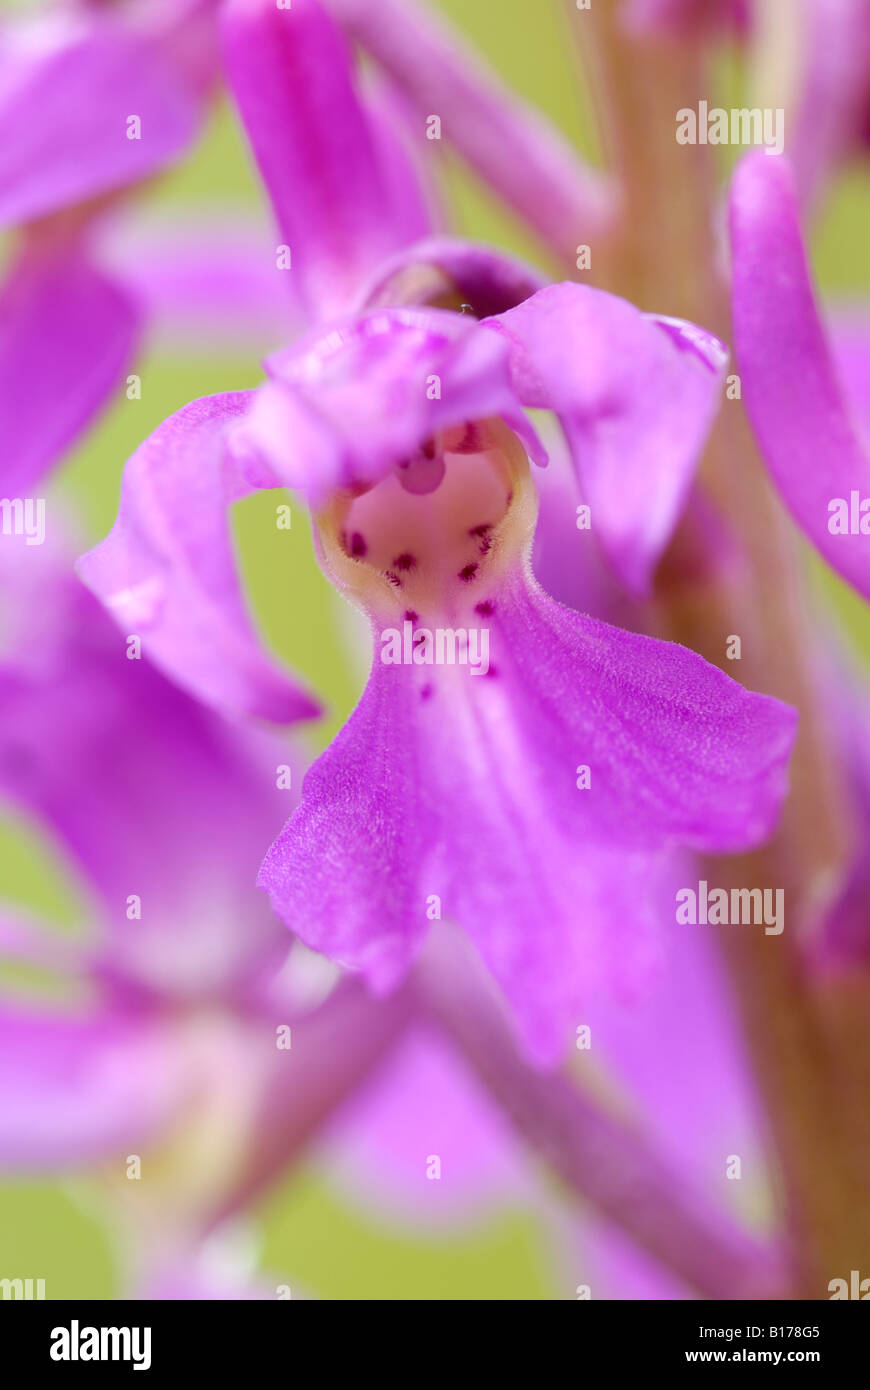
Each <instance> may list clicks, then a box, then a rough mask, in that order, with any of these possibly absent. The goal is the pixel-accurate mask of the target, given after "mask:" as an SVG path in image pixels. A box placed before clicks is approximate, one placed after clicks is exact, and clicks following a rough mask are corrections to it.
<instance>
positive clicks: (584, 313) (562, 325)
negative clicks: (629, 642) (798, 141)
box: [487, 283, 727, 594]
mask: <svg viewBox="0 0 870 1390" xmlns="http://www.w3.org/2000/svg"><path fill="white" fill-rule="evenodd" d="M487 323H488V325H489V326H490V327H492V328H493V329H494V330H495V331H496V332H498V333H499V334H502V335H504V337H506V338H507V340H508V341H509V342H510V344H511V347H512V368H513V376H514V383H515V386H516V389H517V394H518V395H519V397H520V399H521V400H522V402H523V404H524V405H526V406H536V407H544V408H547V409H551V410H555V411H556V412H557V414H558V415H559V417H560V419H561V422H562V426H563V428H564V431H565V435H566V438H567V440H568V443H569V445H570V448H571V451H572V454H573V456H574V462H575V467H576V469H577V474H578V481H579V482H580V484H581V487H582V490H583V494H584V496H585V498H586V499H587V501H588V503H589V505H590V507H591V523H592V529H593V530H594V531H596V532H597V534H598V536H599V537H600V539H601V544H602V546H603V548H604V551H605V554H606V555H607V557H608V559H609V560H610V562H611V564H612V565H613V567H614V569H615V571H616V573H617V574H618V576H619V577H620V579H621V580H622V581H623V583H624V584H625V585H626V587H627V588H628V589H630V590H631V591H632V592H636V593H641V594H642V593H644V592H646V590H647V589H648V587H649V584H650V581H651V578H652V573H653V570H654V568H655V565H656V563H657V561H658V559H659V558H660V556H661V554H662V551H663V550H664V547H665V546H666V544H667V542H668V540H669V539H670V536H671V533H672V531H673V528H674V526H675V524H676V522H677V521H678V519H679V516H680V512H681V510H682V507H683V504H684V502H685V500H686V497H687V494H688V491H689V487H690V485H691V481H692V477H693V474H694V471H695V468H696V466H697V464H698V461H699V457H700V454H701V451H702V449H703V446H704V444H705V442H706V439H707V435H708V433H709V430H710V427H711V425H712V422H713V417H714V415H715V412H716V410H717V409H718V404H719V398H720V387H721V383H722V380H723V375H724V369H725V362H726V360H727V354H726V351H725V349H724V347H723V346H722V344H721V343H720V342H719V340H718V339H717V338H714V337H713V336H712V334H709V333H705V332H704V331H703V330H701V329H698V328H696V327H695V326H694V325H692V324H688V323H685V322H683V321H681V320H676V319H663V318H659V317H656V316H654V315H650V314H643V313H641V312H640V311H639V310H637V309H635V308H634V307H633V305H631V304H629V303H628V302H627V301H626V300H623V299H619V298H617V297H616V296H615V295H611V294H607V293H605V292H604V291H602V290H594V289H590V288H588V287H587V286H583V285H575V284H568V283H566V284H562V285H551V286H549V287H548V288H547V289H545V290H542V291H541V292H540V294H536V295H534V296H533V297H532V298H531V299H527V300H526V301H525V302H524V303H522V304H520V305H518V306H517V308H515V309H511V310H509V311H508V312H507V313H505V314H500V315H499V316H498V317H497V318H494V319H491V320H488V321H487Z"/></svg>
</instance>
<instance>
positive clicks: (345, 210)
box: [221, 0, 404, 319]
mask: <svg viewBox="0 0 870 1390" xmlns="http://www.w3.org/2000/svg"><path fill="white" fill-rule="evenodd" d="M221 31H222V37H223V44H224V54H225V62H226V68H227V73H228V75H229V80H230V84H231V87H232V90H233V94H234V96H235V99H236V102H237V104H238V107H239V111H240V113H241V116H242V119H243V121H244V123H245V127H246V129H247V133H248V138H249V139H250V142H251V145H252V148H253V151H254V155H255V157H256V159H257V162H258V164H259V166H260V170H261V173H262V175H263V178H264V180H265V183H266V187H267V189H268V191H269V195H270V197H271V200H272V204H273V207H274V210H275V215H276V217H277V221H278V226H279V228H280V230H281V234H282V236H283V237H284V238H285V239H286V242H287V245H288V246H289V250H290V255H291V267H292V268H291V271H290V273H291V274H292V275H293V276H294V278H295V279H297V280H298V281H299V284H300V295H301V298H302V299H303V301H304V302H305V304H306V306H307V309H308V312H309V314H310V316H311V318H312V319H318V318H319V319H326V318H330V317H331V316H332V314H333V313H335V312H337V311H338V310H340V309H341V308H342V307H344V306H345V305H346V303H347V301H348V300H349V298H350V296H351V293H352V291H353V289H354V287H355V286H356V284H357V283H358V282H359V280H360V279H361V278H362V276H363V275H364V274H365V273H366V272H368V271H369V270H371V268H372V267H373V266H374V265H376V264H377V263H378V261H379V260H380V259H381V258H382V257H383V256H384V255H386V254H387V253H388V252H390V251H392V250H394V249H395V248H396V246H397V245H399V244H400V241H401V239H402V234H403V232H404V227H400V226H393V225H392V221H391V200H390V192H391V187H392V186H393V178H392V176H391V174H390V170H389V169H388V168H387V166H386V165H385V164H384V162H383V160H382V153H383V147H382V144H381V143H380V141H379V139H378V138H377V136H376V134H375V132H374V129H373V125H372V122H371V121H370V119H369V116H368V114H367V112H366V111H365V109H364V107H363V105H362V102H361V100H360V98H359V97H358V95H357V93H356V91H355V88H354V83H353V75H352V71H351V64H350V57H349V54H348V52H347V48H346V45H345V42H344V39H343V36H342V34H341V32H340V30H339V29H338V28H337V26H336V25H335V24H334V23H333V22H332V20H331V19H330V17H329V15H328V14H327V12H326V11H325V10H324V8H323V7H322V6H321V5H320V4H319V3H317V0H296V3H295V4H294V5H293V7H292V8H290V7H288V8H286V9H279V8H277V7H276V6H275V4H274V0H229V3H227V4H226V5H225V6H224V8H223V11H222V18H221ZM394 173H395V170H394V168H393V171H392V174H393V175H394ZM276 273H277V272H276Z"/></svg>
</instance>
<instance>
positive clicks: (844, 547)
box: [731, 154, 870, 598]
mask: <svg viewBox="0 0 870 1390" xmlns="http://www.w3.org/2000/svg"><path fill="white" fill-rule="evenodd" d="M731 244H732V263H733V270H732V277H733V314H734V335H735V345H736V349H737V357H738V367H739V371H740V377H741V380H742V383H743V398H744V400H745V402H746V409H747V411H748V413H749V418H750V420H751V422H752V427H753V429H754V431H755V435H756V438H757V439H758V443H759V445H760V448H761V452H762V454H763V456H764V460H765V462H766V464H767V467H768V468H769V470H770V473H771V475H772V477H773V480H774V482H775V484H776V486H777V488H778V489H779V492H780V496H781V497H782V500H783V501H784V502H785V504H786V506H787V507H788V509H789V511H790V512H791V514H792V516H793V517H794V519H795V521H796V522H797V524H798V525H799V526H800V528H801V529H802V531H803V532H804V534H805V535H806V536H807V537H808V538H809V540H810V541H811V542H812V543H813V545H814V546H815V547H816V549H817V550H818V551H819V552H820V553H821V554H822V555H823V556H824V558H825V559H826V560H827V562H828V564H829V565H831V567H832V568H833V569H835V570H836V571H837V572H838V573H839V574H841V575H842V576H843V578H844V579H846V580H848V581H849V583H850V584H852V585H854V587H855V588H856V589H857V590H858V591H859V593H862V594H863V595H864V596H865V598H870V536H868V535H866V534H861V531H860V522H861V517H860V513H859V511H858V509H859V507H860V505H861V502H862V501H864V502H865V510H867V509H870V454H868V452H867V449H866V448H865V446H864V442H863V440H862V437H861V435H860V434H859V432H858V430H857V428H856V424H855V417H854V415H853V412H852V409H851V405H850V402H849V400H848V398H847V396H846V392H845V390H844V388H843V384H842V381H841V378H840V374H839V372H838V370H837V365H836V361H835V358H834V355H833V352H832V349H831V345H830V344H829V342H828V340H827V338H826V335H825V330H824V327H823V325H822V322H821V319H820V316H819V310H818V307H817V304H816V301H815V297H814V294H813V287H812V283H811V280H810V272H809V267H808V264H807V256H806V251H805V249H804V245H803V239H802V236H801V229H800V222H799V217H798V208H797V201H796V196H795V191H794V185H793V181H792V178H791V174H790V170H789V166H788V164H787V163H786V162H785V160H783V159H782V158H778V159H777V158H770V157H768V156H766V155H764V154H750V155H747V156H746V157H745V158H744V159H743V160H742V162H741V163H740V164H739V165H738V167H737V171H736V173H735V175H734V180H733V184H732V190H731ZM838 516H839V517H841V518H842V517H843V516H845V518H846V525H847V527H848V529H847V530H846V531H845V533H840V531H838V530H837V529H836V526H837V525H838V524H839V522H838V521H837V517H838ZM853 523H854V529H853ZM831 525H834V526H835V530H834V531H833V532H832V531H831V529H829V528H830V526H831Z"/></svg>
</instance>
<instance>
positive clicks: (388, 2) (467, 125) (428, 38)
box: [330, 0, 613, 265]
mask: <svg viewBox="0 0 870 1390" xmlns="http://www.w3.org/2000/svg"><path fill="white" fill-rule="evenodd" d="M330 4H331V8H332V10H333V12H334V13H335V14H336V16H337V17H338V18H339V19H340V20H341V22H342V24H343V25H344V26H345V27H346V28H347V30H348V32H349V33H350V34H351V35H352V36H353V38H355V39H356V40H357V41H358V42H359V43H360V44H361V45H362V46H363V48H365V49H366V50H367V51H368V52H369V53H370V54H371V56H372V57H373V58H374V59H375V60H376V61H377V62H378V63H379V64H380V65H381V67H383V68H384V69H385V70H386V71H387V72H388V73H390V75H391V76H392V77H393V79H394V81H396V82H397V83H398V84H400V85H401V86H402V87H403V88H404V90H405V91H406V92H407V93H408V96H409V98H410V99H411V100H412V101H413V102H414V104H415V105H416V107H417V110H418V111H420V113H421V118H422V120H423V121H425V120H426V119H431V115H430V113H437V115H438V117H439V119H440V121H441V123H442V127H441V128H442V133H443V136H444V138H445V139H446V140H448V141H449V142H450V143H451V144H452V145H453V146H454V147H455V148H456V149H457V150H459V152H460V154H462V155H463V156H464V157H465V158H466V159H467V160H468V162H469V164H471V165H472V167H473V168H475V169H476V170H477V172H478V173H479V174H480V175H481V176H482V177H483V179H485V181H486V182H487V183H488V184H490V185H491V187H493V188H494V189H495V190H496V192H497V193H499V194H500V195H501V197H502V198H503V199H504V200H505V202H506V203H508V205H509V206H511V207H512V208H514V209H515V210H516V211H517V212H518V213H519V215H520V216H521V217H523V218H524V219H525V221H526V222H527V223H528V224H529V225H530V226H531V227H532V228H533V229H534V230H535V231H536V232H537V233H538V234H539V235H540V236H541V238H542V239H543V241H544V242H545V243H546V244H547V245H548V246H550V247H551V248H552V249H553V250H554V251H555V252H556V254H557V255H558V256H559V258H560V260H561V261H562V262H563V263H565V262H567V263H568V264H571V265H574V263H575V258H576V248H577V245H578V243H580V242H588V241H589V240H591V239H592V238H593V237H594V236H595V234H596V233H600V232H602V231H603V229H604V227H605V226H606V224H607V222H608V221H609V219H610V217H611V215H612V212H613V198H612V194H611V191H610V189H609V188H608V187H607V185H606V184H605V181H604V180H603V179H602V178H601V176H600V175H599V174H597V173H595V172H594V171H593V170H591V169H589V168H587V167H586V166H585V165H584V164H583V162H582V160H581V159H580V158H579V156H578V155H577V154H576V153H575V152H574V150H572V149H571V147H570V145H569V144H568V142H567V140H565V139H564V137H563V136H562V135H561V134H559V133H558V132H557V131H556V130H555V129H553V128H552V127H551V126H549V125H548V124H547V122H546V121H545V120H544V119H543V118H542V117H541V116H540V115H539V114H538V113H537V112H536V111H534V110H533V109H532V108H531V107H528V106H524V105H523V104H522V103H521V102H518V101H517V98H516V94H515V93H513V92H507V91H506V90H505V89H504V87H503V86H502V85H501V83H500V82H499V81H498V80H497V78H496V77H495V76H494V74H493V73H492V72H491V71H490V70H488V69H487V68H486V67H484V66H483V65H482V64H481V63H480V62H479V60H477V59H476V57H475V56H474V55H473V54H472V53H471V52H470V51H469V50H468V49H467V48H465V47H464V46H463V44H462V42H461V40H460V38H459V36H458V35H457V34H455V33H453V32H451V31H449V30H448V29H446V27H444V25H443V24H442V23H440V22H439V21H438V20H437V19H436V17H435V16H434V15H432V14H431V13H430V12H428V11H425V12H424V11H423V10H421V9H420V8H418V7H417V6H415V5H412V4H409V3H408V0H379V3H378V4H377V5H372V4H371V3H370V0H330Z"/></svg>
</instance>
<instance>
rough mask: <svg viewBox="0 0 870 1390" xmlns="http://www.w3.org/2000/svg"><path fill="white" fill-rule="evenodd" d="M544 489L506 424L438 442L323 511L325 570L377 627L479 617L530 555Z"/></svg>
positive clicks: (492, 423)
mask: <svg viewBox="0 0 870 1390" xmlns="http://www.w3.org/2000/svg"><path fill="white" fill-rule="evenodd" d="M536 518H537V493H536V490H535V486H534V484H533V482H532V479H531V476H530V471H529V461H528V457H527V455H526V452H525V449H524V448H523V446H522V444H521V443H520V441H519V439H518V438H517V436H516V435H515V434H514V433H513V431H512V430H510V429H508V428H507V426H506V425H504V424H502V422H501V421H499V420H486V421H483V422H480V423H477V424H474V425H469V426H460V427H458V428H457V429H454V430H450V431H447V432H446V433H445V434H444V435H441V436H439V437H438V438H436V439H434V440H432V441H431V442H430V443H429V445H428V446H427V448H426V449H425V450H423V451H421V453H420V454H419V455H418V456H417V458H415V459H414V460H412V461H411V462H410V463H409V464H405V465H401V464H400V465H398V466H397V468H396V469H395V470H394V471H393V472H392V473H391V474H390V475H389V476H388V477H387V478H385V479H384V480H383V481H381V482H379V483H377V484H375V486H374V487H371V488H369V489H367V490H366V491H363V492H354V491H352V490H345V491H342V492H340V493H337V494H336V495H335V496H334V497H333V498H332V499H331V500H330V501H329V503H328V504H327V505H326V506H325V507H324V508H323V509H322V510H321V511H319V512H318V513H317V514H316V516H315V528H316V537H317V542H318V551H319V558H320V563H321V566H322V568H323V570H324V572H325V574H326V575H327V577H328V578H329V579H330V580H331V582H332V583H333V584H334V585H335V586H336V587H337V588H338V589H340V590H341V591H342V592H343V593H344V594H345V595H346V597H347V598H348V599H350V600H351V602H353V603H355V604H356V605H357V606H358V607H360V608H362V609H363V610H364V611H365V612H366V613H367V614H369V616H370V617H371V618H372V620H373V621H374V622H375V623H381V624H385V625H386V624H391V625H394V626H398V627H401V625H402V623H403V622H404V621H410V622H413V623H418V622H419V623H420V624H423V625H426V626H428V627H432V626H436V625H438V624H442V623H449V624H451V625H463V624H467V623H469V622H471V623H474V622H478V623H479V622H480V621H481V620H482V619H485V618H486V617H487V616H489V615H490V614H491V613H493V612H494V611H495V606H496V605H497V603H498V594H499V589H500V587H501V583H502V581H503V579H504V577H505V574H506V572H507V571H508V570H510V569H512V568H514V567H515V566H516V565H517V564H518V563H522V561H523V560H524V559H525V558H526V557H527V556H528V554H529V551H530V548H531V543H532V537H533V534H534V528H535V521H536Z"/></svg>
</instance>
